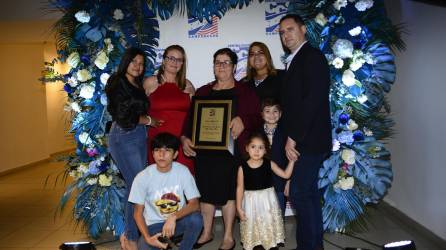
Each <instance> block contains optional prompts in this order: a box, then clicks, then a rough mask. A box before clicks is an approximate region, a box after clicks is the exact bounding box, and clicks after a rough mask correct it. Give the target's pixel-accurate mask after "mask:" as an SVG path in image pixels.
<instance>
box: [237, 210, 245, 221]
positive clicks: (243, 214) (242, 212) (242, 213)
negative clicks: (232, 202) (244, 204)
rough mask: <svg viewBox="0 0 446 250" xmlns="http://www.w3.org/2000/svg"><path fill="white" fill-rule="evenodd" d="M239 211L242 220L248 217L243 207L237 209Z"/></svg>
mask: <svg viewBox="0 0 446 250" xmlns="http://www.w3.org/2000/svg"><path fill="white" fill-rule="evenodd" d="M237 212H238V217H240V220H242V221H245V220H246V219H247V218H246V215H245V211H243V209H237Z"/></svg>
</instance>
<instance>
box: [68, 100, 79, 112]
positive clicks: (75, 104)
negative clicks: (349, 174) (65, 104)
mask: <svg viewBox="0 0 446 250" xmlns="http://www.w3.org/2000/svg"><path fill="white" fill-rule="evenodd" d="M70 107H71V109H72V110H73V111H75V112H77V113H79V112H81V107H80V106H79V104H78V103H77V102H72V103H71V105H70Z"/></svg>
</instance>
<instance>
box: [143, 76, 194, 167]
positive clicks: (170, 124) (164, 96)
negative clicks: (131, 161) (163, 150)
mask: <svg viewBox="0 0 446 250" xmlns="http://www.w3.org/2000/svg"><path fill="white" fill-rule="evenodd" d="M148 98H149V101H150V109H149V115H150V116H151V117H154V118H156V119H160V120H164V123H163V125H161V126H160V127H158V128H154V127H150V128H149V129H148V138H147V140H148V154H147V155H148V160H149V163H150V164H151V163H154V160H153V156H152V152H151V148H150V143H151V141H152V139H153V138H154V137H155V136H156V135H157V134H159V133H161V132H168V133H171V134H173V135H175V136H177V137H179V136H180V135H181V130H182V128H183V123H184V121H185V119H186V116H187V112H188V111H189V106H190V103H191V101H190V97H189V94H187V93H184V92H183V91H181V90H180V89H179V88H178V87H177V85H176V84H175V83H169V82H166V83H163V84H161V85H159V86H158V88H157V89H156V90H155V91H154V92H153V93H152V94H150V95H149V97H148ZM177 161H178V162H179V163H181V164H183V165H186V166H187V167H188V168H189V170H190V172H191V173H192V174H194V161H193V159H192V158H189V157H186V156H185V155H184V154H183V149H182V147H180V149H179V152H178V158H177Z"/></svg>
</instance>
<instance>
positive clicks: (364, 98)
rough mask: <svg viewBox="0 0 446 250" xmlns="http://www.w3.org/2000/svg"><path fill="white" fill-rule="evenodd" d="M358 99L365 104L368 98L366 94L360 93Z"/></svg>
mask: <svg viewBox="0 0 446 250" xmlns="http://www.w3.org/2000/svg"><path fill="white" fill-rule="evenodd" d="M357 100H358V102H359V103H361V104H363V103H364V102H366V101H367V100H368V98H367V96H366V95H360V96H358V98H357Z"/></svg>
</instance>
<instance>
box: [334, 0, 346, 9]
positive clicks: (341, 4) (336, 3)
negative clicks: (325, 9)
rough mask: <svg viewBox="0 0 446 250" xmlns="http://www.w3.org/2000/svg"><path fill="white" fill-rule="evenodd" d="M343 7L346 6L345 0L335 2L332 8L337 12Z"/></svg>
mask: <svg viewBox="0 0 446 250" xmlns="http://www.w3.org/2000/svg"><path fill="white" fill-rule="evenodd" d="M345 6H347V0H336V2H334V3H333V7H334V8H335V9H337V10H340V9H341V8H342V7H345Z"/></svg>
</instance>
